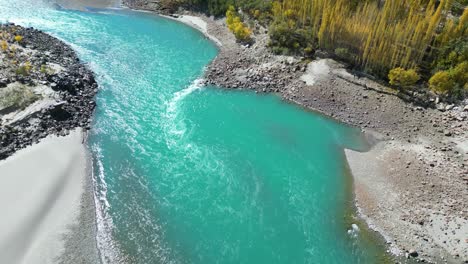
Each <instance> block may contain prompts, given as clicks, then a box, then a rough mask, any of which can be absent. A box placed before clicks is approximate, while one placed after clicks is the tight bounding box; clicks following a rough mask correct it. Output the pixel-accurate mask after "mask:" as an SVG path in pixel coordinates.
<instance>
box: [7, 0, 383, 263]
mask: <svg viewBox="0 0 468 264" xmlns="http://www.w3.org/2000/svg"><path fill="white" fill-rule="evenodd" d="M0 20H1V21H12V22H15V23H18V24H21V25H24V26H34V27H36V28H39V29H42V30H44V31H46V32H48V33H50V34H52V35H54V36H56V37H58V38H60V39H62V40H64V41H65V42H67V43H69V44H70V45H72V47H73V48H74V49H75V50H76V51H77V52H78V54H79V56H80V58H81V59H82V60H83V61H84V62H86V63H88V64H89V67H90V68H91V69H92V70H93V71H94V72H95V73H96V76H97V80H98V83H99V86H100V91H99V94H98V95H97V105H98V107H97V111H96V113H95V117H94V123H93V127H92V130H91V133H90V138H89V147H90V150H91V153H92V156H93V161H94V177H95V185H96V186H95V188H96V190H95V191H96V193H95V196H96V202H97V212H96V213H97V218H98V238H97V239H98V246H99V249H100V252H101V255H102V259H103V261H104V262H108V263H201V264H208V263H377V262H379V257H380V255H381V248H380V247H379V246H377V245H376V243H375V241H374V240H372V239H369V237H367V236H365V235H364V234H362V232H351V233H349V232H348V230H349V229H350V228H351V221H350V217H349V215H350V212H352V210H350V204H351V202H352V195H351V193H350V192H351V190H350V176H349V175H348V170H347V166H346V162H345V159H344V154H343V149H344V148H360V147H362V146H363V142H362V138H361V135H360V133H359V131H358V130H356V129H353V128H350V127H347V126H344V125H342V124H339V123H337V122H334V121H333V120H330V119H327V118H324V117H322V116H320V115H318V114H315V113H310V112H306V111H304V110H303V109H300V108H298V107H296V106H293V105H289V104H286V103H284V102H282V101H281V100H280V99H279V98H278V97H276V96H274V95H268V96H265V95H261V96H260V95H256V94H254V93H252V92H245V91H243V92H241V91H228V90H224V89H222V88H216V87H202V86H201V85H199V83H200V81H199V78H200V77H201V76H202V74H203V69H204V66H206V65H207V64H208V63H209V62H210V61H211V60H212V59H213V58H214V57H215V56H216V54H217V49H216V47H215V46H214V44H213V43H211V42H210V41H208V40H207V39H206V38H204V37H203V36H202V35H201V34H200V33H199V32H197V31H195V30H194V29H192V28H190V27H187V26H185V25H183V24H180V23H177V22H174V21H171V20H167V19H165V18H161V17H157V16H154V15H150V14H148V13H142V12H133V11H129V10H93V11H90V12H81V11H70V10H61V9H57V8H55V7H54V6H53V5H51V4H48V3H45V2H42V1H39V0H37V1H33V0H24V1H19V0H18V1H11V0H0Z"/></svg>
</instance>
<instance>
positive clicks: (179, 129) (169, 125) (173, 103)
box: [163, 79, 204, 149]
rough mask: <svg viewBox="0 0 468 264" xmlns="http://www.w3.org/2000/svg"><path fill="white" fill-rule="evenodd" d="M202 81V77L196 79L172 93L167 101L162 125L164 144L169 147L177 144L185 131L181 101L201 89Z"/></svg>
mask: <svg viewBox="0 0 468 264" xmlns="http://www.w3.org/2000/svg"><path fill="white" fill-rule="evenodd" d="M203 82H204V80H203V79H196V80H195V81H193V83H192V84H191V85H189V86H188V87H187V88H185V89H183V90H181V91H178V92H176V93H174V96H173V97H172V99H171V100H169V101H168V102H167V104H166V105H167V107H166V113H165V115H164V117H165V118H166V121H165V123H164V124H163V126H164V134H165V139H166V144H167V146H168V148H169V149H172V148H173V147H175V146H177V145H178V142H179V141H180V140H181V139H182V138H183V137H184V135H185V134H186V131H187V126H186V124H185V120H184V116H183V113H181V111H180V104H181V102H182V101H183V100H184V98H185V97H187V96H188V95H190V94H191V93H193V92H195V91H197V90H200V89H202V88H203ZM186 147H190V144H188V145H186Z"/></svg>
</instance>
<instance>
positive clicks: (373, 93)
mask: <svg viewBox="0 0 468 264" xmlns="http://www.w3.org/2000/svg"><path fill="white" fill-rule="evenodd" d="M202 17H203V16H202ZM204 19H205V21H206V22H207V24H208V33H209V34H211V35H213V36H214V37H215V38H217V39H219V40H220V41H221V43H222V46H220V53H219V55H218V57H217V58H216V59H215V60H214V61H213V62H212V63H211V65H210V66H209V67H208V68H207V71H206V75H205V76H206V82H207V84H210V85H216V86H219V87H224V88H231V89H252V90H255V91H256V92H257V93H277V94H278V95H279V96H281V97H282V98H283V99H284V100H285V101H288V102H293V103H296V104H298V105H300V106H302V107H304V108H305V109H308V110H311V111H316V112H320V113H322V114H324V115H327V116H330V117H332V118H334V119H337V120H339V121H341V122H344V123H346V124H349V125H353V126H357V127H360V128H361V129H362V130H363V131H364V132H365V135H366V137H367V138H368V139H369V141H370V142H371V143H372V144H376V145H375V146H374V147H373V148H372V149H371V150H370V151H369V152H366V153H357V152H352V151H346V155H347V158H348V162H349V165H350V168H351V171H352V173H353V176H354V178H355V181H354V184H355V198H356V205H357V206H358V208H359V210H358V211H359V214H360V215H359V217H360V218H362V219H364V220H366V222H367V223H368V224H369V225H370V227H371V228H373V229H374V230H376V231H378V232H379V233H380V234H382V235H383V236H384V238H385V239H386V241H387V243H388V245H389V251H391V252H392V253H394V254H396V255H400V256H405V257H407V258H416V259H417V260H418V261H425V262H434V263H443V262H449V263H462V262H465V261H467V260H468V237H466V234H468V211H467V208H468V203H467V200H466V199H464V198H463V197H468V188H467V187H468V144H467V142H468V101H464V102H459V103H458V105H455V104H446V103H443V102H439V100H438V99H435V100H433V101H432V102H431V103H430V104H429V105H434V106H435V107H434V108H430V107H429V108H427V107H424V106H421V105H420V104H418V103H417V102H411V101H408V100H403V99H411V98H405V97H404V96H401V94H398V92H397V91H395V90H393V89H390V88H388V87H385V86H383V85H381V84H380V83H377V82H376V81H373V80H371V79H368V78H365V77H359V76H357V75H356V74H352V73H351V72H349V71H348V70H347V69H346V67H345V66H344V65H343V64H341V63H338V62H336V61H334V60H332V59H327V58H323V57H322V59H321V58H320V57H321V56H323V54H320V53H317V57H316V58H315V59H314V60H312V61H309V60H304V59H302V58H296V57H285V56H277V55H274V54H272V53H271V52H270V51H269V50H268V49H267V48H266V44H267V42H268V36H267V34H266V32H267V30H266V29H264V28H262V27H260V26H258V28H257V29H256V30H255V43H254V44H253V45H252V46H250V47H247V46H243V45H240V44H238V43H236V41H235V39H234V36H233V35H232V34H231V33H230V32H229V31H228V30H227V27H226V26H225V24H224V21H223V20H213V19H210V18H207V17H204ZM402 97H403V99H402ZM368 164H372V166H371V165H368Z"/></svg>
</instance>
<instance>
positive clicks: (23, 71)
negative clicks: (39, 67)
mask: <svg viewBox="0 0 468 264" xmlns="http://www.w3.org/2000/svg"><path fill="white" fill-rule="evenodd" d="M31 69H32V66H31V63H30V62H29V61H27V62H25V63H24V64H23V65H21V66H20V67H18V69H16V74H17V75H23V76H27V75H29V73H30V72H31Z"/></svg>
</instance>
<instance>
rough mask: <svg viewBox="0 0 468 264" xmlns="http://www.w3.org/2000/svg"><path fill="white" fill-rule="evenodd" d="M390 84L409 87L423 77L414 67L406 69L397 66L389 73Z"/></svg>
mask: <svg viewBox="0 0 468 264" xmlns="http://www.w3.org/2000/svg"><path fill="white" fill-rule="evenodd" d="M388 79H389V80H390V84H391V85H394V86H397V87H409V86H411V85H414V84H416V83H417V82H418V81H419V79H421V77H420V76H419V74H418V73H417V72H416V71H415V70H414V69H409V70H405V69H403V68H400V67H398V68H395V69H393V70H391V71H390V72H389V73H388Z"/></svg>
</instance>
